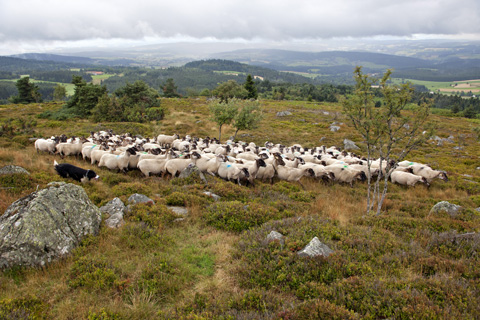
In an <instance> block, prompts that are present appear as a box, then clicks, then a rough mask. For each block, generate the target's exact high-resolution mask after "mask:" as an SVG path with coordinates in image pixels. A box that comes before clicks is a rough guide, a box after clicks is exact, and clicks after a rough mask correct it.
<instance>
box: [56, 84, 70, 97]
mask: <svg viewBox="0 0 480 320" xmlns="http://www.w3.org/2000/svg"><path fill="white" fill-rule="evenodd" d="M66 96H67V89H66V88H65V86H62V85H61V84H57V86H56V87H55V90H53V100H55V101H62V100H65V97H66Z"/></svg>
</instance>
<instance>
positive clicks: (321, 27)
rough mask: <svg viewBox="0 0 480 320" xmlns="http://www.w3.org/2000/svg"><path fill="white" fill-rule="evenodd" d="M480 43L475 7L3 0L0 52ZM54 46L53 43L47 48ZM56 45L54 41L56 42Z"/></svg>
mask: <svg viewBox="0 0 480 320" xmlns="http://www.w3.org/2000/svg"><path fill="white" fill-rule="evenodd" d="M416 34H428V35H439V36H445V35H446V36H460V35H465V34H468V35H470V37H473V38H474V39H478V40H480V2H479V1H478V0H443V1H438V0H401V1H398V0H395V1H392V0H362V1H359V0H336V1H320V0H275V1H274V0H242V1H239V0H207V1H190V0H176V1H171V0H169V1H165V0H161V1H156V0H135V1H131V0H128V1H127V0H115V1H113V0H83V1H75V2H73V1H68V0H44V1H38V0H2V1H1V2H0V47H6V46H11V45H17V46H23V47H24V46H25V44H30V45H34V44H40V43H43V42H44V41H47V42H46V43H45V44H46V45H47V46H48V45H49V44H50V45H51V44H52V43H58V42H62V41H85V40H90V39H126V40H128V39H129V40H142V39H145V38H175V37H190V38H199V39H203V38H215V39H221V40H229V39H235V38H236V39H246V40H253V39H265V40H273V41H290V40H294V39H328V38H339V37H353V38H357V37H358V38H359V37H379V36H380V37H381V36H396V37H412V36H414V35H416ZM48 41H50V42H48ZM52 41H54V42H52Z"/></svg>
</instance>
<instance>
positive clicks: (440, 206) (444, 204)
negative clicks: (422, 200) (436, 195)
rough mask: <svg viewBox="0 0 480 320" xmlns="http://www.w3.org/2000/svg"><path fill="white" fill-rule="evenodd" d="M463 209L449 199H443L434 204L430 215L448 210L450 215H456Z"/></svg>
mask: <svg viewBox="0 0 480 320" xmlns="http://www.w3.org/2000/svg"><path fill="white" fill-rule="evenodd" d="M462 209H463V208H462V207H461V206H459V205H456V204H453V203H450V202H448V201H441V202H439V203H437V204H436V205H434V206H433V208H432V209H431V210H430V213H429V214H428V215H431V214H435V213H441V212H446V213H447V214H448V215H449V216H450V217H455V216H456V215H457V214H459V213H460V212H461V211H462Z"/></svg>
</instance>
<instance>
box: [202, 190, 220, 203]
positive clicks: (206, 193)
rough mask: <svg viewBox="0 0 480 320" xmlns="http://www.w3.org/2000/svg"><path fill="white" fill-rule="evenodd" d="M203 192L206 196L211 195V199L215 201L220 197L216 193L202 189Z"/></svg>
mask: <svg viewBox="0 0 480 320" xmlns="http://www.w3.org/2000/svg"><path fill="white" fill-rule="evenodd" d="M203 194H205V195H207V196H209V197H212V198H213V200H215V201H218V200H220V199H221V197H220V196H219V195H217V194H215V193H212V192H210V191H204V192H203Z"/></svg>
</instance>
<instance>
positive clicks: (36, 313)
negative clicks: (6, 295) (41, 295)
mask: <svg viewBox="0 0 480 320" xmlns="http://www.w3.org/2000/svg"><path fill="white" fill-rule="evenodd" d="M48 309H49V306H48V305H47V304H46V303H45V302H43V301H41V300H40V299H38V298H35V297H25V298H17V299H4V300H0V319H12V320H13V319H39V320H40V319H49V318H50V317H49V316H48Z"/></svg>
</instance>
